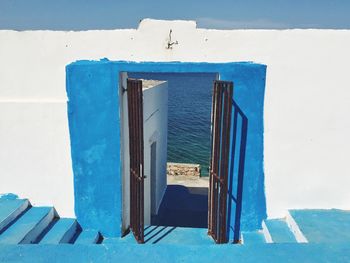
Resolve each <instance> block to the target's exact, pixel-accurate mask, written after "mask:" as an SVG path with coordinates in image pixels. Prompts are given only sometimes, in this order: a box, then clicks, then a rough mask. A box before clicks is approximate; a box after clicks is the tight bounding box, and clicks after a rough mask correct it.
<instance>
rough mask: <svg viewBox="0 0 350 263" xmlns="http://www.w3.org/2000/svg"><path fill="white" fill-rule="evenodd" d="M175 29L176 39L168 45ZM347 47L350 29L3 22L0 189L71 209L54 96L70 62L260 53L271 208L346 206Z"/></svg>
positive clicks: (62, 119)
mask: <svg viewBox="0 0 350 263" xmlns="http://www.w3.org/2000/svg"><path fill="white" fill-rule="evenodd" d="M170 29H172V31H173V33H172V40H174V41H178V43H179V44H178V45H174V46H173V48H172V49H166V48H165V47H166V45H167V41H168V38H169V31H170ZM349 46H350V30H301V29H295V30H207V29H196V27H195V23H194V22H193V21H181V22H179V21H156V20H150V19H145V20H143V21H142V23H141V24H140V26H139V28H138V29H125V30H100V31H98V30H95V31H81V32H62V31H23V32H17V31H9V30H1V31H0V58H1V60H0V109H1V111H0V112H1V113H0V127H1V129H0V145H1V150H0V181H1V184H0V193H5V192H14V193H17V194H19V195H21V196H24V197H28V198H30V199H31V201H32V202H34V203H35V202H43V203H50V204H54V205H55V206H56V207H57V210H58V212H59V213H61V214H62V215H64V216H68V215H71V214H72V213H73V186H72V184H73V178H72V169H71V160H70V149H69V135H68V128H67V127H68V126H67V112H66V104H64V103H58V102H64V101H66V91H65V66H66V65H67V64H69V63H70V62H73V61H76V60H79V59H100V58H103V57H107V58H109V59H111V60H130V61H187V62H200V61H203V62H234V61H254V62H258V63H263V64H266V65H267V83H266V96H265V111H264V116H265V134H264V142H265V152H264V159H265V161H264V163H265V183H266V196H267V209H268V215H269V217H281V216H284V215H285V213H286V209H288V208H306V207H307V208H331V207H335V208H342V209H350V191H348V189H347V188H348V186H349V185H350V176H348V174H350V166H349V165H348V163H349V161H350V160H349V158H350V157H349V156H350V139H349V134H350V118H348V116H349V113H350V91H349V87H350V78H349V77H348V68H349V65H348V63H349V61H350V49H349ZM233 81H234V80H233ZM26 101H27V102H28V101H30V102H31V104H33V105H31V106H32V107H29V106H28V103H26ZM36 101H37V102H38V103H36ZM53 102H55V103H53ZM56 102H57V103H56ZM9 103H10V104H11V105H8V104H9ZM36 104H38V105H36ZM4 109H6V111H4ZM47 114H49V115H47ZM52 185H53V187H51V186H52Z"/></svg>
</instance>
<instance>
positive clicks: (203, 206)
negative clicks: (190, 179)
mask: <svg viewBox="0 0 350 263" xmlns="http://www.w3.org/2000/svg"><path fill="white" fill-rule="evenodd" d="M152 224H153V225H158V226H176V227H196V228H207V227H208V188H207V187H185V186H182V185H168V187H167V189H166V192H165V195H164V198H163V200H162V203H161V205H160V207H159V211H158V215H157V216H154V217H152Z"/></svg>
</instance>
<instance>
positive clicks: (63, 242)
mask: <svg viewBox="0 0 350 263" xmlns="http://www.w3.org/2000/svg"><path fill="white" fill-rule="evenodd" d="M145 240H146V241H147V242H146V243H145V244H144V245H139V244H137V243H136V241H135V239H134V238H133V236H132V234H129V235H127V236H125V237H123V238H120V237H119V238H118V237H114V238H104V237H102V235H101V234H100V233H99V232H98V231H97V230H94V229H82V227H81V226H80V225H79V223H78V222H77V220H76V219H72V218H60V217H59V216H58V214H57V212H56V210H55V209H54V208H53V207H33V206H32V205H31V204H30V202H29V201H28V200H26V199H6V198H0V262H28V263H29V262H55V261H56V262H62V261H64V262H116V261H120V262H140V261H141V262H144V263H146V262H179V261H181V262H216V261H217V260H218V259H220V261H223V262H231V261H233V260H234V261H235V262H350V247H349V243H350V211H342V210H336V209H330V210H315V209H313V210H290V211H289V212H288V213H287V215H286V217H285V218H279V219H268V220H265V221H264V222H263V224H262V229H261V230H257V231H252V232H242V233H241V240H242V242H241V244H240V245H233V244H224V245H215V244H214V242H213V240H212V239H211V238H210V237H209V236H208V235H207V230H206V229H205V228H189V227H187V228H186V227H163V226H147V227H146V228H145ZM19 244H20V245H19ZM22 244H36V245H29V246H28V245H22ZM72 244H73V245H72ZM96 244H102V245H96ZM67 255H69V256H67Z"/></svg>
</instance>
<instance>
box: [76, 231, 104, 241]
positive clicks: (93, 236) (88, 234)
mask: <svg viewBox="0 0 350 263" xmlns="http://www.w3.org/2000/svg"><path fill="white" fill-rule="evenodd" d="M100 237H101V234H100V233H99V232H98V231H96V230H92V229H87V230H83V231H82V232H81V233H80V235H79V236H78V238H77V240H76V241H75V242H74V244H84V245H87V244H96V243H97V241H98V240H99V239H100Z"/></svg>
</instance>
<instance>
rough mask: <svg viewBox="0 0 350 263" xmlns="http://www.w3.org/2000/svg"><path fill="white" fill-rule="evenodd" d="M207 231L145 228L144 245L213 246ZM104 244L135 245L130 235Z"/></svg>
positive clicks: (172, 227)
mask: <svg viewBox="0 0 350 263" xmlns="http://www.w3.org/2000/svg"><path fill="white" fill-rule="evenodd" d="M207 232H208V229H205V228H192V227H175V226H153V225H150V226H145V244H161V245H163V244H168V245H169V244H173V245H175V244H176V245H214V244H215V242H214V240H213V239H212V238H211V237H210V236H208V234H207ZM103 243H104V244H112V243H114V244H115V243H124V244H125V243H127V244H137V241H136V240H135V238H134V236H133V234H132V233H129V234H128V235H126V236H124V237H123V238H106V239H105V240H104V241H103Z"/></svg>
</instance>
